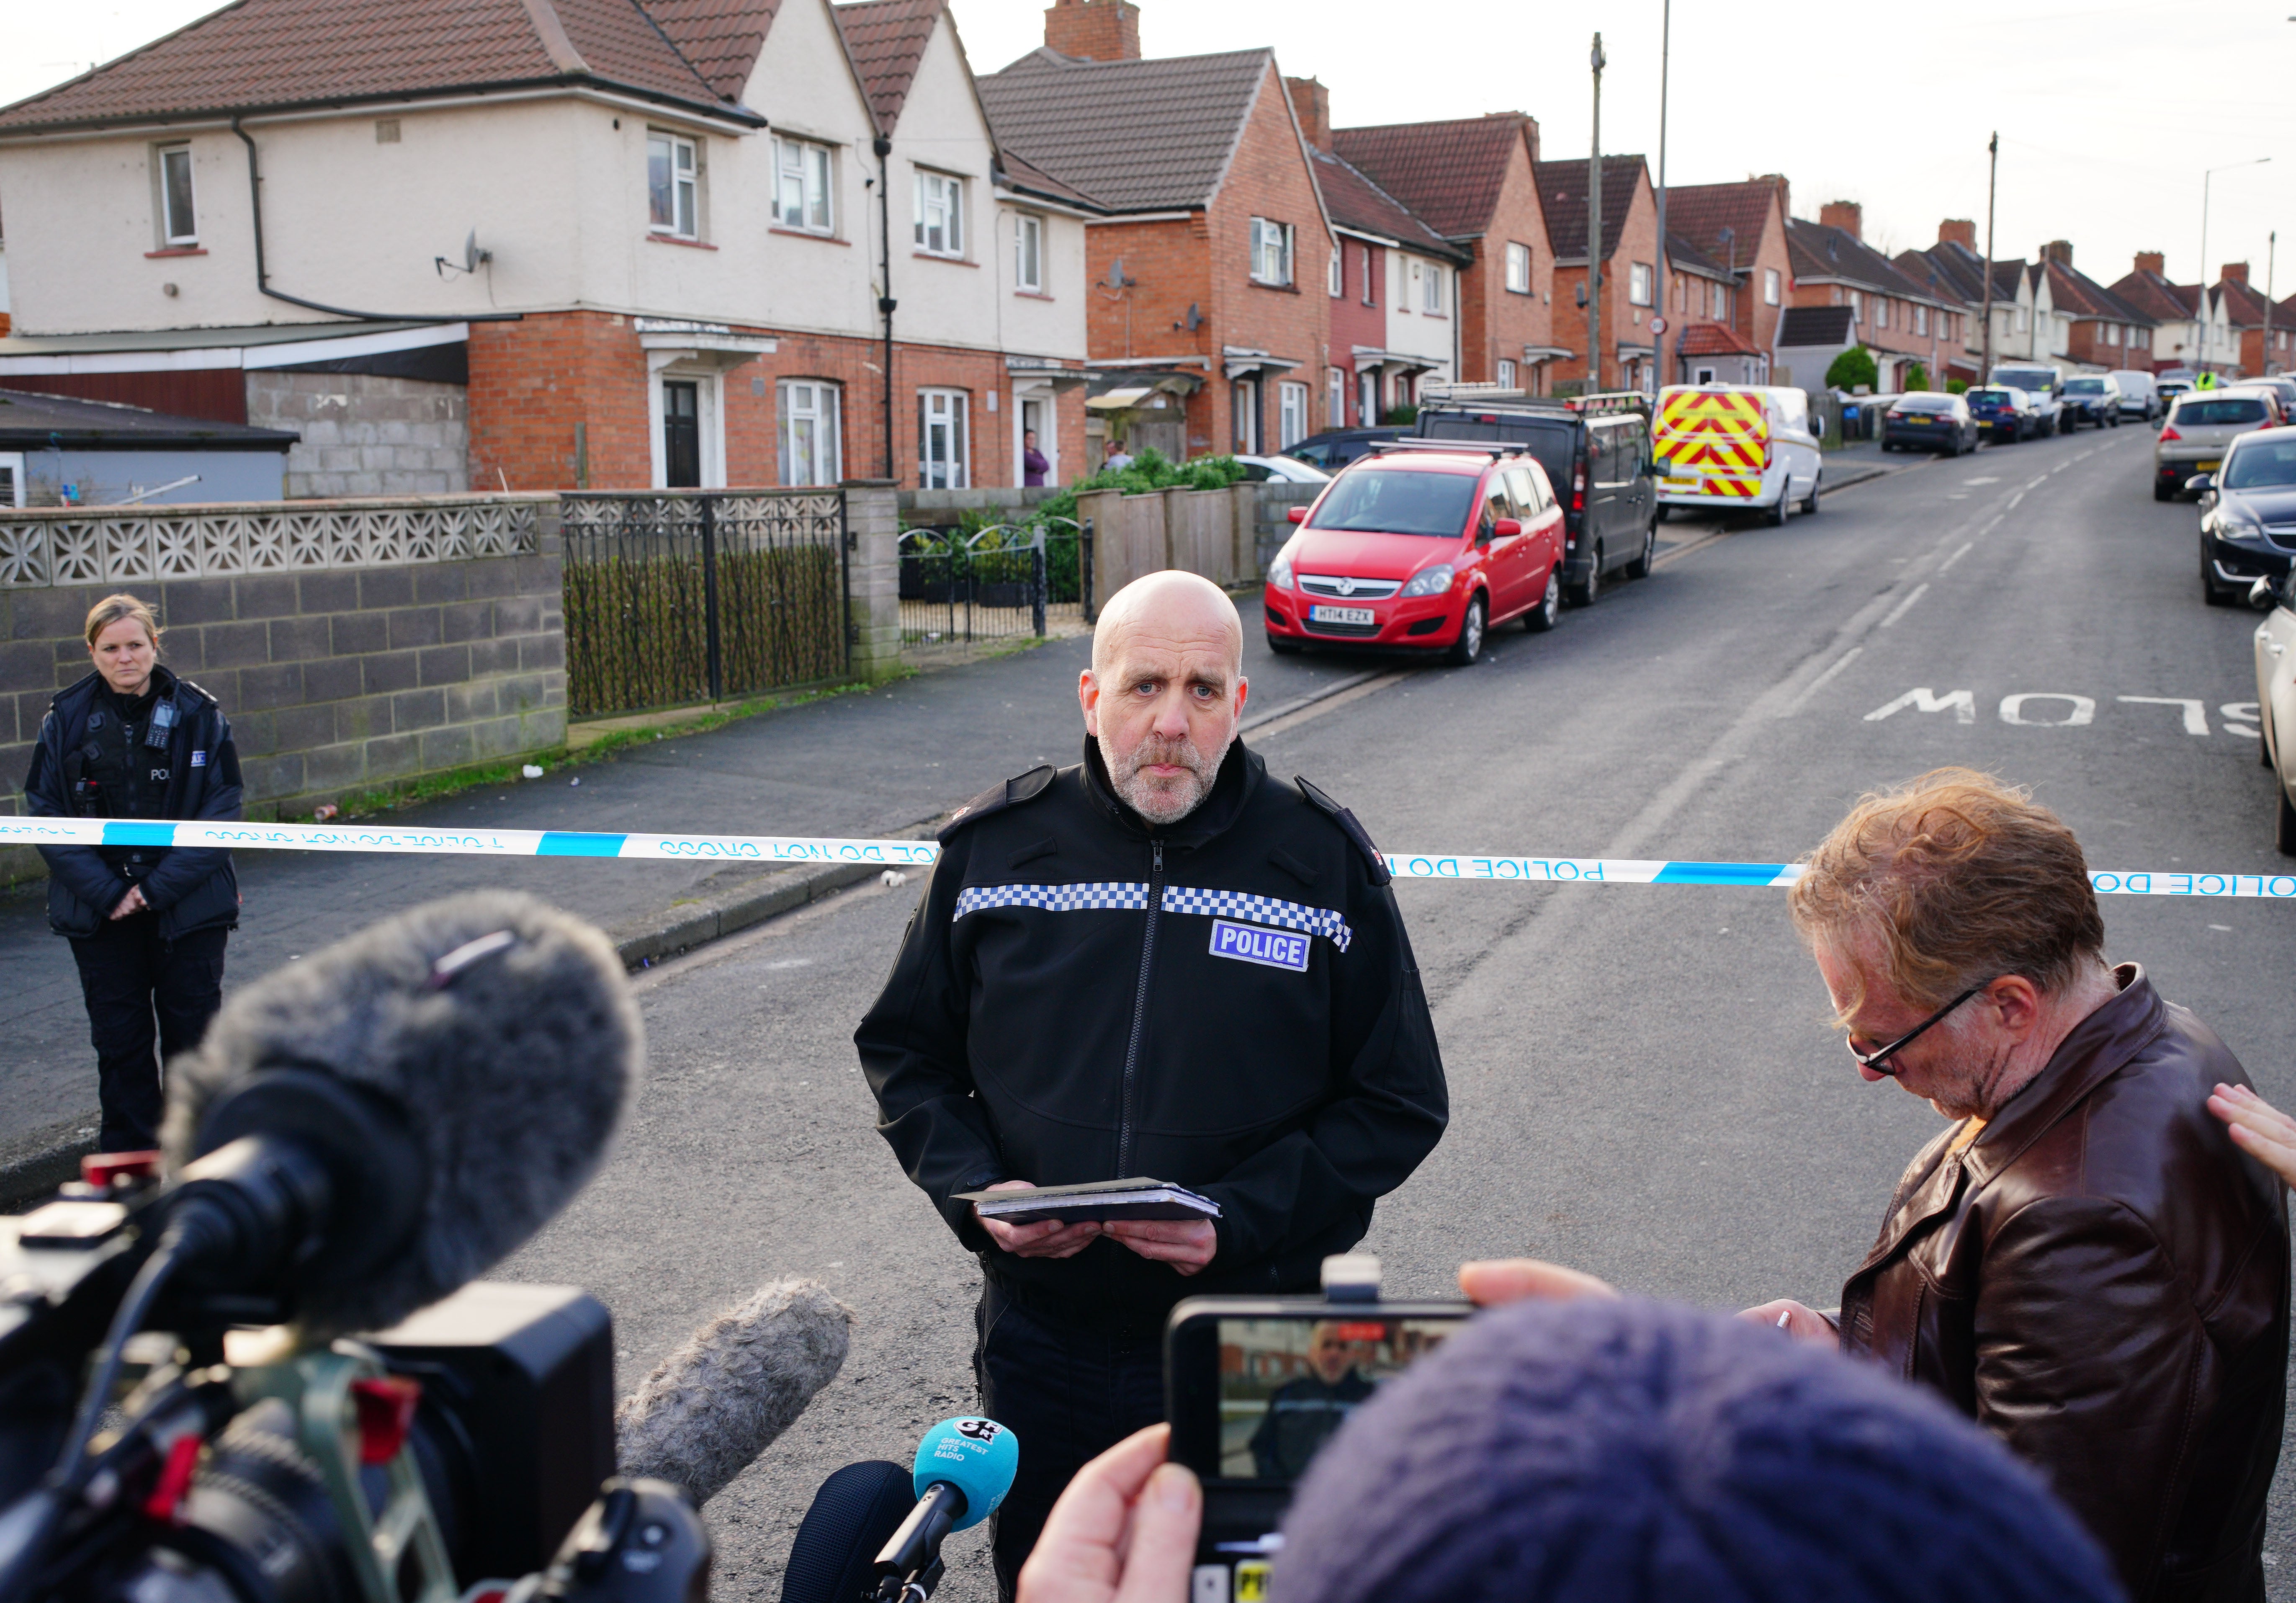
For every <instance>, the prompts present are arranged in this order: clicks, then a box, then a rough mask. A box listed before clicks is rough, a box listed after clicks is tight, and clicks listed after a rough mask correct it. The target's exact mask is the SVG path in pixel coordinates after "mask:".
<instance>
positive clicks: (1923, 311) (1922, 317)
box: [1914, 306, 1930, 334]
mask: <svg viewBox="0 0 2296 1603" xmlns="http://www.w3.org/2000/svg"><path fill="white" fill-rule="evenodd" d="M1914 332H1915V333H1917V334H1925V333H1929V332H1930V308H1927V307H1925V306H1917V307H1915V308H1914Z"/></svg>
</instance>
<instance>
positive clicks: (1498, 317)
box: [1332, 111, 1569, 394]
mask: <svg viewBox="0 0 2296 1603" xmlns="http://www.w3.org/2000/svg"><path fill="white" fill-rule="evenodd" d="M1332 148H1333V151H1335V152H1337V153H1338V154H1339V155H1340V156H1341V157H1342V158H1343V159H1344V160H1347V161H1348V162H1349V163H1350V164H1351V165H1352V166H1354V167H1355V168H1357V169H1358V170H1360V171H1362V172H1363V173H1365V175H1367V176H1368V177H1370V178H1371V179H1372V180H1373V181H1374V182H1375V183H1376V184H1378V185H1379V186H1380V187H1381V188H1382V189H1383V190H1385V191H1386V192H1387V193H1389V194H1390V195H1392V196H1394V197H1395V198H1396V199H1398V200H1399V201H1402V202H1403V204H1404V205H1406V206H1407V207H1409V208H1410V209H1411V210H1412V212H1413V214H1414V215H1415V216H1416V217H1417V218H1419V219H1420V220H1421V221H1423V223H1425V224H1426V226H1428V227H1429V228H1431V229H1432V230H1433V231H1434V232H1435V233H1437V234H1440V235H1441V236H1442V237H1443V238H1445V239H1447V240H1448V241H1450V242H1451V243H1453V244H1454V245H1456V246H1459V247H1460V248H1462V249H1463V250H1464V251H1467V253H1468V262H1467V265H1466V266H1465V267H1464V268H1463V269H1462V270H1461V272H1460V275H1459V377H1460V378H1461V379H1463V380H1464V381H1466V382H1470V383H1497V384H1505V385H1510V386H1517V387H1520V388H1521V389H1524V390H1529V391H1530V392H1531V393H1533V394H1544V393H1545V392H1546V385H1547V375H1548V371H1549V369H1550V367H1551V366H1552V365H1553V364H1554V361H1555V359H1556V358H1559V357H1562V356H1564V355H1567V354H1569V353H1567V352H1565V351H1564V350H1563V349H1562V348H1561V347H1560V346H1558V345H1556V344H1555V342H1554V249H1553V247H1552V244H1551V243H1550V241H1549V238H1548V234H1547V226H1546V212H1545V211H1544V210H1543V209H1542V208H1541V206H1540V204H1539V198H1538V120H1537V119H1535V118H1532V117H1529V116H1526V115H1525V114H1523V113H1522V112H1520V111H1498V112H1494V113H1492V114H1491V115H1490V116H1488V117H1475V118H1463V119H1457V120H1455V121H1447V122H1412V123H1392V124H1388V125H1386V126H1383V127H1355V128H1338V129H1334V130H1333V135H1332ZM1338 316H1339V313H1338V311H1337V309H1336V308H1334V310H1333V318H1334V325H1333V343H1334V345H1337V344H1339V343H1340V342H1341V341H1339V339H1338V334H1337V322H1336V319H1337V318H1338Z"/></svg>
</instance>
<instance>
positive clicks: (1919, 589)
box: [1882, 546, 1969, 629]
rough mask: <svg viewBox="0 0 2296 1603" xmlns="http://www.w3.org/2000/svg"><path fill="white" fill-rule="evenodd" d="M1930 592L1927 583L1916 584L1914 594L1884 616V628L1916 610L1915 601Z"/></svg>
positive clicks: (1941, 570)
mask: <svg viewBox="0 0 2296 1603" xmlns="http://www.w3.org/2000/svg"><path fill="white" fill-rule="evenodd" d="M1962 549H1963V550H1964V551H1966V550H1967V549H1969V547H1966V546H1964V547H1962ZM1938 571H1939V572H1943V571H1945V570H1943V569H1942V568H1940V569H1939V570H1938ZM1929 593H1930V588H1929V586H1927V585H1925V584H1920V585H1915V587H1914V593H1913V594H1912V595H1910V596H1907V597H1906V598H1905V599H1904V600H1903V601H1901V602H1899V603H1898V604H1897V605H1896V606H1894V607H1892V608H1891V609H1890V615H1889V616H1888V617H1886V618H1884V619H1882V628H1883V629H1887V628H1889V627H1890V625H1891V624H1893V623H1895V622H1896V621H1898V619H1900V618H1902V617H1904V616H1905V615H1906V614H1907V612H1912V611H1913V610H1914V603H1915V602H1916V601H1919V600H1920V599H1921V598H1922V597H1923V596H1926V595H1928V594H1929Z"/></svg>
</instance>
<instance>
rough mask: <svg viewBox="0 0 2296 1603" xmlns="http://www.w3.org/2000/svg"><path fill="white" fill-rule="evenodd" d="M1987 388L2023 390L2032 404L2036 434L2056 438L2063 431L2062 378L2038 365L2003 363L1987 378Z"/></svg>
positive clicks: (2035, 363) (2053, 370) (2030, 363)
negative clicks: (2049, 435) (2052, 435)
mask: <svg viewBox="0 0 2296 1603" xmlns="http://www.w3.org/2000/svg"><path fill="white" fill-rule="evenodd" d="M1985 382H1986V384H1987V386H1988V387H1989V388H1990V387H1995V386H2002V385H2005V386H2007V387H2008V388H2009V389H2012V390H2023V391H2024V392H2025V393H2026V395H2028V396H2029V397H2030V398H2031V399H2032V402H2033V432H2034V433H2036V434H2054V433H2055V432H2057V431H2058V430H2059V429H2061V428H2062V427H2064V426H2065V425H2064V410H2065V407H2064V399H2063V397H2064V390H2065V381H2064V378H2063V376H2062V374H2059V373H2058V372H2057V370H2056V369H2055V368H2054V367H2045V366H2041V364H2039V363H2038V362H2004V363H2002V364H2001V365H2000V366H1997V367H1996V368H1995V369H1994V370H1993V371H1992V372H1991V373H1989V374H1986V377H1985Z"/></svg>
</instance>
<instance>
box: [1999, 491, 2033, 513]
mask: <svg viewBox="0 0 2296 1603" xmlns="http://www.w3.org/2000/svg"><path fill="white" fill-rule="evenodd" d="M2031 488H2032V486H2031V485H2030V484H2029V485H2027V486H2026V487H2025V489H2031ZM2024 498H2025V490H2023V489H2021V490H2019V491H2018V492H2017V493H2016V494H2015V495H2013V496H2012V497H2009V505H2008V506H2005V507H2003V508H2002V509H2001V515H2002V516H2003V517H2007V516H2008V515H2009V514H2011V513H2013V512H2014V511H2016V510H2017V503H2018V502H2020V501H2021V500H2023V499H2024Z"/></svg>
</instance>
